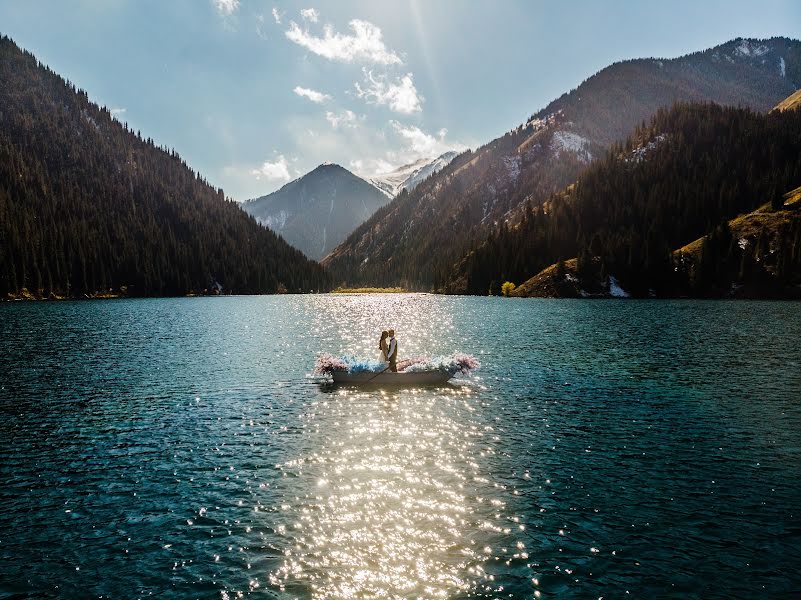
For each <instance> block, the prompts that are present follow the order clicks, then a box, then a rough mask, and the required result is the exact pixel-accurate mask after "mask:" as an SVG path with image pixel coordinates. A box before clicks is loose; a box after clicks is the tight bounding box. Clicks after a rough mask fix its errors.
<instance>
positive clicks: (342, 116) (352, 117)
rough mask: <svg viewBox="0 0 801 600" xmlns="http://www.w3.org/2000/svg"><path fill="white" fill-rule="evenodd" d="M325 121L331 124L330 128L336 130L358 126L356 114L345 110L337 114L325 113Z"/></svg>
mask: <svg viewBox="0 0 801 600" xmlns="http://www.w3.org/2000/svg"><path fill="white" fill-rule="evenodd" d="M325 119H326V121H328V122H329V123H331V127H333V128H334V129H337V128H338V127H340V126H342V127H357V126H358V125H359V123H358V120H357V117H356V113H354V112H353V111H352V110H345V111H343V112H341V113H339V114H337V113H333V112H331V111H328V112H326V113H325Z"/></svg>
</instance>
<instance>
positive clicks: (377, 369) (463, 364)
mask: <svg viewBox="0 0 801 600" xmlns="http://www.w3.org/2000/svg"><path fill="white" fill-rule="evenodd" d="M480 366H481V363H479V362H478V360H476V357H474V356H472V355H470V354H464V353H462V352H457V353H455V354H452V355H451V356H435V357H427V356H420V357H417V358H408V359H406V360H402V361H400V362H398V371H400V372H402V373H424V372H426V371H441V372H443V373H450V374H451V375H455V374H456V373H464V374H467V373H469V372H470V371H472V370H474V369H478V368H479V367H480ZM386 370H387V364H386V363H383V362H381V361H378V360H374V359H369V358H359V357H357V356H353V355H345V356H342V357H336V356H333V355H331V354H321V355H320V356H318V357H317V362H316V364H315V366H314V372H315V374H317V375H329V374H331V373H332V372H333V371H346V372H348V373H350V374H356V373H381V372H382V371H386Z"/></svg>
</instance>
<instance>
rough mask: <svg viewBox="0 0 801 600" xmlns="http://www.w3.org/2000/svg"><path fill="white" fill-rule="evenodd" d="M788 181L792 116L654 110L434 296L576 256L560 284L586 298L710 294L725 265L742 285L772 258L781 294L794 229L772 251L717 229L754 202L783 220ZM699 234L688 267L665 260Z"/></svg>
mask: <svg viewBox="0 0 801 600" xmlns="http://www.w3.org/2000/svg"><path fill="white" fill-rule="evenodd" d="M799 182H801V111H798V110H794V111H785V112H778V111H774V112H771V113H769V114H759V113H755V112H752V111H750V110H747V109H737V108H730V107H728V108H727V107H721V106H718V105H714V104H703V105H699V104H680V105H677V106H676V107H674V108H673V109H671V110H666V109H663V110H660V111H659V112H658V113H657V115H656V116H655V117H654V119H653V120H652V121H651V122H650V124H649V125H647V126H646V127H641V128H638V129H637V131H636V132H635V134H634V135H632V136H631V137H630V138H628V139H627V141H626V142H625V143H623V144H616V145H614V146H613V147H612V149H611V151H610V152H609V154H608V156H607V158H606V159H605V160H603V161H601V162H599V163H596V164H595V165H594V166H593V167H591V168H590V169H589V170H588V171H587V172H586V173H585V174H584V175H583V176H582V177H581V178H580V179H579V180H578V181H577V183H575V184H574V185H571V186H570V187H569V188H567V189H566V190H565V191H563V192H560V193H557V194H554V195H553V196H552V197H551V198H550V199H549V200H548V201H547V202H546V203H545V204H543V205H541V206H536V205H534V204H533V203H530V204H529V205H528V206H527V207H526V211H525V216H524V218H523V219H522V221H521V222H520V223H519V224H517V225H515V226H513V227H510V228H506V227H502V228H501V229H500V230H499V231H498V232H497V234H494V235H492V236H491V237H490V238H489V239H487V240H486V241H485V242H483V243H481V244H479V245H478V246H477V247H476V248H474V249H473V251H471V252H470V253H469V255H468V256H467V257H466V258H465V259H464V260H463V261H462V262H461V264H460V265H459V266H458V268H457V271H456V273H455V275H454V277H453V278H452V279H451V281H450V282H449V284H448V285H447V286H445V289H447V290H448V291H452V292H467V293H474V294H486V293H488V291H490V290H495V289H497V288H498V287H499V285H500V283H501V282H503V281H506V280H509V281H512V282H516V283H520V282H521V281H525V280H528V279H529V278H531V277H533V276H535V275H537V273H538V272H540V271H541V270H542V269H545V268H546V267H548V266H549V265H552V264H554V263H557V262H558V261H559V260H560V259H565V260H566V259H568V258H573V257H577V258H578V261H577V264H576V269H575V271H576V272H575V273H574V274H571V277H574V278H576V277H577V278H578V282H579V283H581V282H584V283H585V284H586V285H585V286H584V287H585V289H587V290H588V291H601V290H597V289H595V290H594V289H593V288H597V287H598V284H600V285H602V286H603V285H608V276H609V275H612V276H614V277H615V278H616V279H617V280H618V281H619V282H620V283H621V285H622V286H623V287H624V288H625V289H627V290H629V291H630V292H631V293H632V294H633V295H638V296H646V295H659V296H673V295H719V294H721V293H722V292H723V291H725V290H724V289H723V288H722V286H723V283H724V280H725V281H726V282H728V283H735V282H736V277H735V278H734V279H732V277H731V273H729V271H730V270H731V268H730V266H731V264H733V263H736V264H737V269H738V273H737V274H739V275H742V279H743V280H748V281H752V282H753V281H754V280H755V277H756V275H755V272H756V271H757V270H758V269H757V267H760V268H764V267H767V266H770V265H772V264H774V263H776V262H777V261H778V260H779V256H780V255H779V254H776V255H775V256H772V257H771V256H768V255H773V254H774V253H775V251H776V250H777V249H781V250H782V252H781V255H782V258H781V273H780V275H781V280H782V281H781V283H782V284H787V285H789V284H793V283H795V282H796V279H799V278H801V240H799V229H798V221H797V220H796V219H794V218H782V223H784V224H783V225H782V226H781V228H779V230H778V232H774V235H773V236H772V237H773V239H774V242H773V246H772V247H770V245H769V244H768V237H770V236H768V235H767V234H766V235H765V236H763V241H762V242H756V243H754V242H753V241H752V240H750V239H744V240H743V239H741V238H740V237H734V236H732V235H731V232H730V228H729V227H728V225H727V223H728V221H729V220H730V219H733V218H735V217H736V216H737V215H740V214H744V213H749V212H751V211H753V210H755V209H756V208H758V207H760V206H761V205H763V204H765V203H769V207H772V208H773V209H774V210H782V211H784V210H785V207H784V202H785V200H786V199H785V198H784V196H783V194H784V193H785V192H786V191H787V190H790V189H793V188H795V187H797V185H798V183H799ZM716 232H717V233H716ZM707 234H709V239H708V240H707V241H706V242H703V243H702V242H699V245H701V244H703V249H700V246H699V250H700V254H698V255H696V258H698V257H699V256H700V258H699V259H698V260H695V259H693V260H691V261H689V262H688V261H686V260H684V258H689V257H682V255H681V253H679V254H677V255H676V256H674V254H673V251H674V250H675V249H677V248H679V247H681V246H683V245H685V244H688V243H689V242H692V241H693V240H695V239H696V238H699V237H702V236H705V235H707ZM757 237H759V235H757ZM743 256H745V258H743ZM743 261H745V262H744V263H743ZM749 261H750V262H749ZM724 262H725V263H726V264H725V265H724V264H723V263H724ZM741 263H743V265H744V266H742V269H740V267H741ZM723 270H726V271H727V274H726V275H725V276H724V275H723V274H722V271H723ZM557 271H558V272H559V273H564V269H563V268H562V267H560V268H559V269H558V270H557ZM727 285H728V284H727ZM578 287H580V286H578ZM724 287H725V286H724ZM577 289H578V288H577Z"/></svg>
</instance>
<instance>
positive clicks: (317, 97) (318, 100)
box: [292, 85, 331, 104]
mask: <svg viewBox="0 0 801 600" xmlns="http://www.w3.org/2000/svg"><path fill="white" fill-rule="evenodd" d="M292 91H293V92H295V93H296V94H297V95H298V96H300V97H301V98H308V99H309V100H311V101H312V102H314V103H315V104H322V103H323V102H325V101H326V100H331V96H329V95H328V94H324V93H322V92H318V91H316V90H310V89H309V88H305V87H300V86H299V85H298V86H295V89H294V90H292Z"/></svg>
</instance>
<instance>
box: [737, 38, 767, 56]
mask: <svg viewBox="0 0 801 600" xmlns="http://www.w3.org/2000/svg"><path fill="white" fill-rule="evenodd" d="M768 52H770V48H768V47H767V46H765V45H764V44H754V43H752V42H750V41H749V40H740V43H739V44H737V46H736V47H735V48H734V54H735V55H736V56H748V57H753V58H756V57H759V56H764V55H765V54H767V53H768Z"/></svg>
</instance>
